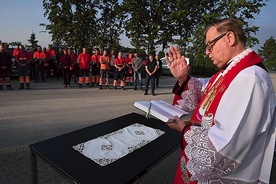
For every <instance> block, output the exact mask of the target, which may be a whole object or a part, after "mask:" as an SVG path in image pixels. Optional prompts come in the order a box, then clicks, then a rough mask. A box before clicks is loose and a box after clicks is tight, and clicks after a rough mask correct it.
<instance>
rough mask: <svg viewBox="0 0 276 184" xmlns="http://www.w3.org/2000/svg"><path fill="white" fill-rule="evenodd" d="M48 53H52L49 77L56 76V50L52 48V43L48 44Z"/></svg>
mask: <svg viewBox="0 0 276 184" xmlns="http://www.w3.org/2000/svg"><path fill="white" fill-rule="evenodd" d="M47 52H48V54H49V55H50V58H49V60H48V73H47V77H46V78H48V77H51V78H53V77H54V73H55V68H56V67H55V63H56V62H57V59H56V51H55V50H54V49H53V48H52V46H51V45H49V46H48V50H47Z"/></svg>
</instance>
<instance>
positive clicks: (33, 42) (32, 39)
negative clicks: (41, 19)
mask: <svg viewBox="0 0 276 184" xmlns="http://www.w3.org/2000/svg"><path fill="white" fill-rule="evenodd" d="M28 42H29V43H30V44H31V45H30V48H31V49H32V50H33V49H36V47H37V42H38V41H37V40H36V36H35V33H34V32H32V34H31V36H30V39H29V40H28Z"/></svg>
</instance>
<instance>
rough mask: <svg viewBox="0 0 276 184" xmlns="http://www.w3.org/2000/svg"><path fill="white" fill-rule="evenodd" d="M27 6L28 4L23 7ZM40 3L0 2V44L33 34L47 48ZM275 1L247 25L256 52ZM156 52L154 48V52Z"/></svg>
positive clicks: (274, 19) (274, 14) (272, 23)
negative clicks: (252, 29)
mask: <svg viewBox="0 0 276 184" xmlns="http://www.w3.org/2000/svg"><path fill="white" fill-rule="evenodd" d="M26 2H28V3H26ZM42 2H43V0H28V1H22V0H0V5H1V6H0V12H1V16H0V40H1V41H2V42H8V43H10V42H13V41H21V42H22V44H24V45H25V44H29V42H28V41H27V40H28V39H30V36H31V34H32V32H34V33H35V34H36V40H38V44H39V45H41V46H42V47H47V46H48V44H51V43H52V41H51V35H50V34H48V33H44V32H41V31H44V30H45V28H44V27H43V26H39V24H40V23H46V24H47V23H49V21H48V20H47V19H46V18H45V17H44V12H45V11H44V9H43V7H42ZM275 8H276V1H275V0H270V1H269V2H268V3H267V6H265V7H262V8H261V12H260V14H259V15H256V16H255V20H251V21H250V23H251V24H252V25H255V26H259V27H260V28H259V31H258V32H257V34H256V35H255V36H256V37H257V38H258V39H259V42H260V44H259V45H256V46H254V47H253V50H255V51H258V49H259V48H260V46H262V45H263V44H264V42H265V41H266V40H267V39H268V38H270V37H271V36H273V37H274V38H276V11H275ZM121 39H122V40H121V44H122V45H123V46H125V47H131V45H130V42H129V40H128V38H127V37H125V36H121ZM157 50H158V48H157Z"/></svg>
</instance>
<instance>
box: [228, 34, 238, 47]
mask: <svg viewBox="0 0 276 184" xmlns="http://www.w3.org/2000/svg"><path fill="white" fill-rule="evenodd" d="M225 37H226V39H227V42H228V44H229V45H230V46H233V45H235V44H238V43H237V42H238V40H237V38H236V35H235V33H234V32H232V31H229V32H228V33H227V34H226V35H225Z"/></svg>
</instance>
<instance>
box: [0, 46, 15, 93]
mask: <svg viewBox="0 0 276 184" xmlns="http://www.w3.org/2000/svg"><path fill="white" fill-rule="evenodd" d="M6 47H7V45H5V44H0V90H3V85H4V80H5V82H6V86H7V89H9V90H12V89H13V88H12V87H11V78H10V75H11V68H12V58H11V55H10V54H9V53H8V52H7V51H6Z"/></svg>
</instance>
